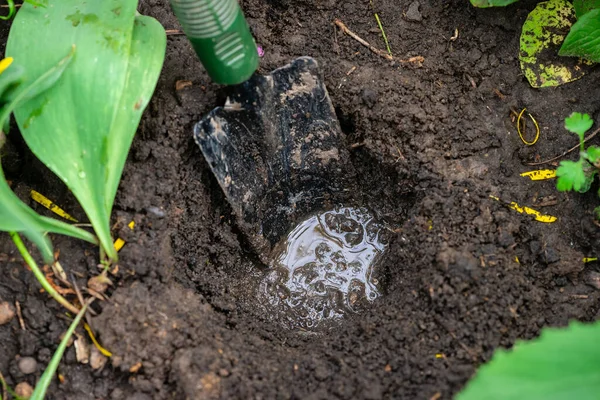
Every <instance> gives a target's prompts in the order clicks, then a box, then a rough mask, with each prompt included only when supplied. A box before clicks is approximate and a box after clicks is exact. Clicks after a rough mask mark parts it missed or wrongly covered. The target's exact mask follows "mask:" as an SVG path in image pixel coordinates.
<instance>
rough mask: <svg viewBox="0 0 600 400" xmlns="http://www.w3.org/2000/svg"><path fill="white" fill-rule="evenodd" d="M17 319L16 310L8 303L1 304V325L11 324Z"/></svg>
mask: <svg viewBox="0 0 600 400" xmlns="http://www.w3.org/2000/svg"><path fill="white" fill-rule="evenodd" d="M14 317H15V309H14V308H13V306H12V304H10V303H9V302H7V301H3V302H1V303H0V325H4V324H7V323H9V322H10V321H11V320H12V319H13V318H14Z"/></svg>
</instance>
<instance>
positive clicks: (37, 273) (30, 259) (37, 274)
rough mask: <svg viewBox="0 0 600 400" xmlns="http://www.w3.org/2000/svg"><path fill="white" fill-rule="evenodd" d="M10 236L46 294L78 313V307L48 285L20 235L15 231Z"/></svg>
mask: <svg viewBox="0 0 600 400" xmlns="http://www.w3.org/2000/svg"><path fill="white" fill-rule="evenodd" d="M10 237H11V238H12V240H13V242H14V243H15V245H16V246H17V249H18V250H19V253H21V256H23V259H24V260H25V262H26V263H27V265H29V268H31V271H32V272H33V275H35V277H36V279H37V280H38V282H39V283H40V285H42V288H44V290H45V291H46V292H48V294H49V295H50V296H52V298H53V299H54V300H56V301H57V302H59V303H60V304H61V305H62V306H63V307H65V308H66V309H67V310H69V311H71V312H72V313H74V314H78V313H79V309H78V308H77V307H75V306H74V305H73V304H71V303H69V302H68V301H67V299H65V298H64V297H62V296H61V295H60V293H58V292H57V291H56V289H54V288H53V287H52V285H50V283H49V282H48V281H47V280H46V277H45V276H44V273H43V272H42V270H41V269H40V268H39V267H38V266H37V264H36V262H35V260H34V259H33V257H31V254H29V251H27V247H25V244H24V243H23V241H22V240H21V237H20V236H19V234H18V233H17V232H10Z"/></svg>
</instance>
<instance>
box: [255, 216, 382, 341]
mask: <svg viewBox="0 0 600 400" xmlns="http://www.w3.org/2000/svg"><path fill="white" fill-rule="evenodd" d="M384 236H385V228H384V227H383V225H382V224H380V223H378V222H377V221H376V220H375V218H374V217H373V216H372V215H371V214H369V213H368V211H367V210H366V209H363V208H342V207H340V208H337V209H335V210H333V211H326V212H322V213H319V214H317V215H315V216H312V217H310V218H308V219H307V220H305V221H304V222H302V223H300V224H299V225H298V226H297V227H296V228H295V229H294V230H293V231H292V232H291V233H290V234H289V235H288V237H287V238H286V239H285V240H284V241H282V242H281V243H279V245H278V246H277V248H276V249H275V251H274V255H273V257H272V259H273V262H272V264H271V266H270V268H269V270H268V271H267V273H266V275H265V276H264V277H263V279H262V281H261V284H260V287H259V297H260V300H261V303H263V305H264V306H265V307H266V308H267V312H270V313H275V314H276V315H273V317H274V318H275V319H277V320H279V321H281V322H282V323H283V324H284V325H286V326H287V327H288V328H290V329H294V328H301V329H314V328H316V327H317V326H319V325H320V324H321V323H323V322H325V321H332V320H336V319H339V318H342V317H343V316H344V315H346V314H348V313H349V312H353V311H355V310H356V307H357V306H358V304H359V303H361V302H364V301H373V300H374V299H376V298H377V297H378V296H379V295H380V292H379V290H378V288H377V284H378V282H377V280H376V279H375V278H373V268H374V266H375V265H376V264H377V262H378V260H379V259H380V258H381V256H382V254H383V252H384V251H385V248H386V244H387V241H386V240H385V238H384Z"/></svg>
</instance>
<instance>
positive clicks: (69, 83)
mask: <svg viewBox="0 0 600 400" xmlns="http://www.w3.org/2000/svg"><path fill="white" fill-rule="evenodd" d="M137 4H138V2H137V0H102V1H81V0H61V1H56V2H53V4H52V6H51V7H46V8H41V7H35V6H34V5H33V4H29V3H25V4H23V6H22V7H21V9H20V10H19V12H18V13H17V16H16V18H15V20H14V22H13V24H12V26H11V29H10V34H9V37H8V42H7V45H6V54H7V56H8V57H13V58H14V59H15V60H18V61H19V63H20V64H21V65H22V66H23V68H24V75H23V82H24V83H23V85H24V87H27V85H29V84H31V83H33V82H36V80H37V79H39V77H40V76H43V75H44V74H45V73H46V71H49V70H50V69H51V68H52V67H53V66H55V65H56V63H57V61H59V60H61V59H64V57H65V56H66V55H67V57H69V56H68V54H70V58H69V62H68V65H66V63H64V64H63V65H64V69H63V71H62V73H61V75H60V79H57V80H56V81H55V82H54V84H53V85H52V86H51V87H49V88H47V90H44V91H41V92H39V93H37V95H36V96H29V97H28V98H27V99H26V100H25V99H21V100H22V101H20V102H19V103H18V105H17V106H16V108H15V110H14V115H15V119H16V121H17V124H18V126H19V129H20V131H21V134H22V135H23V138H24V139H25V142H26V143H27V145H28V146H29V148H30V149H31V151H32V152H33V153H34V154H35V155H36V156H37V157H38V158H39V159H40V160H41V161H42V162H43V163H44V164H45V165H46V166H47V167H48V168H50V170H52V171H53V172H54V173H55V174H56V175H57V176H58V177H59V178H60V179H61V180H62V181H63V182H64V183H65V184H66V185H67V186H68V188H69V189H70V190H71V191H72V192H73V194H74V195H75V197H76V198H77V200H78V201H79V203H80V204H81V206H82V207H83V209H84V211H85V212H86V214H87V216H88V218H89V220H90V222H91V224H92V226H93V228H94V231H95V232H96V235H97V236H98V239H99V242H100V247H101V250H102V252H103V254H106V255H107V257H108V261H116V259H117V252H116V250H115V248H114V245H113V241H112V238H111V234H110V215H111V212H112V207H113V202H114V199H115V196H116V193H117V188H118V185H119V181H120V179H121V173H122V171H123V168H124V165H125V160H126V158H127V154H128V152H129V147H130V146H131V142H132V140H133V136H134V135H135V132H136V130H137V127H138V124H139V121H140V119H141V116H142V113H143V111H144V109H145V108H146V106H147V104H148V102H149V101H150V98H151V96H152V93H153V92H154V88H155V86H156V82H157V81H158V76H159V74H160V71H161V68H162V64H163V60H164V55H165V49H166V35H165V31H164V29H163V27H162V26H161V25H160V24H159V23H158V21H156V20H155V19H154V18H151V17H146V16H142V15H140V14H138V13H137V11H136V8H137ZM7 73H8V71H7ZM3 229H4V228H3ZM59 233H65V232H59ZM67 234H68V233H67Z"/></svg>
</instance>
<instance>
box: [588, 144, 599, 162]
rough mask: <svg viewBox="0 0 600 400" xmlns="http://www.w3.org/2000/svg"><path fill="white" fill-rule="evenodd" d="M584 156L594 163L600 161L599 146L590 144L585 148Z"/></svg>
mask: <svg viewBox="0 0 600 400" xmlns="http://www.w3.org/2000/svg"><path fill="white" fill-rule="evenodd" d="M585 158H586V159H587V160H588V161H589V162H591V163H592V164H594V165H596V164H597V163H598V162H599V161H600V147H598V146H590V147H588V148H587V149H586V150H585Z"/></svg>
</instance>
